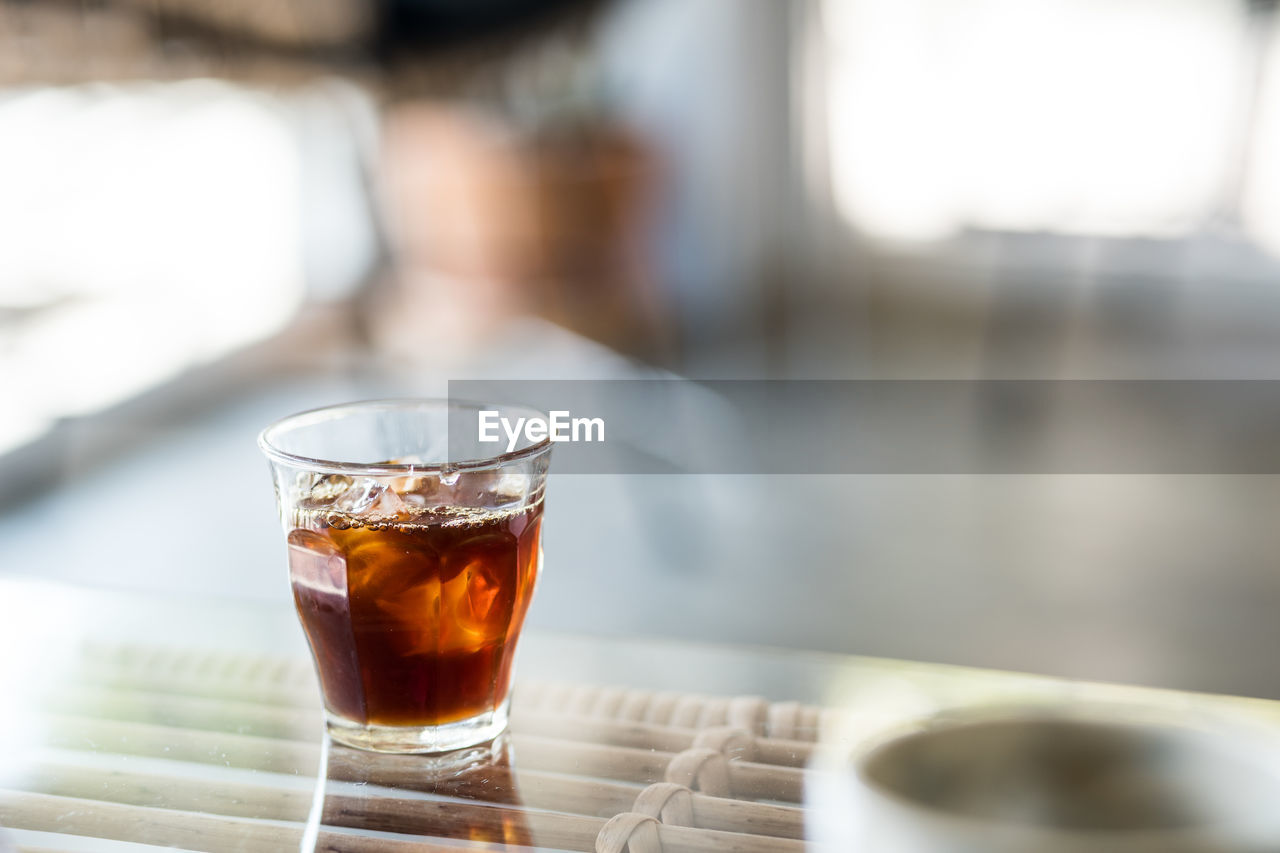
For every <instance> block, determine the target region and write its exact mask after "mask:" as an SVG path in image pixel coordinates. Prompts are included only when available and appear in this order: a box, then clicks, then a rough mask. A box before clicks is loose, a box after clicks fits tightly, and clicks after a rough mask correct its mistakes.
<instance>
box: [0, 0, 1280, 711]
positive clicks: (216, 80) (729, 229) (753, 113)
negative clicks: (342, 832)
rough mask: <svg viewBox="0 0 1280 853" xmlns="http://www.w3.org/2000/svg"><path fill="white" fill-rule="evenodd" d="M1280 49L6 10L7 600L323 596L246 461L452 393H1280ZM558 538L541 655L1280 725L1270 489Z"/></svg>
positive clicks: (1150, 14) (1129, 2)
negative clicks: (706, 659)
mask: <svg viewBox="0 0 1280 853" xmlns="http://www.w3.org/2000/svg"><path fill="white" fill-rule="evenodd" d="M1278 38H1280V25H1278V23H1277V16H1276V4H1275V3H1274V2H1270V0H1256V2H1246V1H1245V0H1159V2H1157V0H1124V2H1103V0H1035V2H1026V0H962V1H961V2H956V0H788V2H778V0H699V2H697V3H686V2H676V0H591V2H588V0H467V2H462V1H461V0H380V2H377V3H373V2H365V0H273V1H272V2H266V3H258V4H252V3H226V2H217V0H3V2H0V571H3V572H5V573H12V574H24V575H32V576H39V577H49V578H62V579H67V580H71V581H74V582H78V583H85V584H92V585H98V586H112V587H125V588H150V589H161V590H174V591H182V592H190V593H196V594H200V595H205V596H218V597H230V598H236V597H248V598H258V599H271V600H279V601H280V603H281V606H282V607H285V606H289V604H288V603H289V592H288V586H287V583H286V581H285V570H284V559H283V556H284V555H283V547H284V546H283V538H282V537H281V536H280V532H279V529H278V526H277V520H276V517H275V514H274V512H273V508H272V496H271V492H270V488H269V481H268V479H267V472H266V465H265V463H264V462H263V461H262V459H261V458H260V456H259V454H258V451H257V448H256V447H255V445H254V438H255V436H256V434H257V432H258V430H259V429H261V427H262V426H264V425H265V424H266V423H268V422H269V421H271V420H273V419H275V418H277V417H280V416H283V415H285V414H288V413H290V412H292V411H296V410H298V409H301V408H307V407H311V406H317V405H323V404H328V403H334V402H340V401H343V400H348V399H354V398H362V397H372V396H383V395H397V394H433V395H442V394H444V393H445V391H446V384H445V383H446V382H447V381H448V380H450V379H462V378H503V379H512V378H557V379H573V378H623V379H624V378H633V377H634V378H639V377H654V376H673V375H674V376H688V377H695V378H708V379H712V378H714V379H734V378H744V379H763V378H778V379H785V378H803V379H826V378H830V379H840V378H860V379H916V378H931V379H939V378H963V379H973V378H1006V377H1009V378H1014V377H1016V378H1032V379H1069V378H1073V379H1119V378H1124V379H1135V378H1146V379H1175V378H1177V379H1186V378H1203V379H1221V378H1232V379H1276V378H1280V50H1278V49H1277V47H1278ZM1115 416H1118V415H1117V413H1116V412H1112V411H1099V413H1098V417H1099V418H1100V419H1106V418H1110V417H1115ZM1240 416H1241V418H1243V419H1245V420H1246V421H1247V419H1248V417H1249V413H1248V412H1242V413H1241V414H1240ZM995 427H996V428H998V424H997V425H995ZM1276 439H1277V436H1275V435H1272V434H1270V433H1267V432H1260V433H1258V434H1256V435H1255V436H1253V438H1252V439H1251V440H1252V441H1253V442H1254V444H1253V445H1251V446H1250V447H1248V448H1246V449H1245V451H1246V452H1248V453H1256V454H1257V458H1259V459H1260V460H1261V459H1266V460H1270V459H1272V458H1274V456H1275V451H1274V445H1275V441H1276ZM803 450H804V448H802V447H801V448H797V452H798V453H799V452H803ZM1260 470H1266V468H1260ZM548 500H549V505H548V516H547V519H548V520H547V543H546V548H547V560H548V562H547V570H546V572H545V574H544V579H543V585H542V588H541V589H540V591H539V595H538V601H537V603H536V604H535V606H534V609H533V612H532V614H531V621H532V623H533V624H534V625H535V626H537V627H540V628H543V629H555V630H566V631H576V632H581V633H584V634H587V635H592V634H596V635H604V634H640V635H654V636H672V637H683V638H695V639H703V640H713V641H723V642H739V643H758V644H767V645H780V646H792V647H798V648H810V649H822V650H830V651H837V652H853V653H861V654H875V655H889V656H895V657H905V658H916V659H925V660H934V661H945V662H951V663H964V664H974V665H982V666H994V667H1001V668H1010V669H1020V670H1030V671H1036V672H1044V673H1052V674H1058V675H1067V676H1075V677H1083V678H1094V679H1111V680H1121V681H1129V682H1140V683H1146V684H1156V685H1164V686H1172V687H1181V688H1192V689H1205V690H1216V691H1225V692H1236V693H1245V694H1251V695H1261V696H1269V697H1273V698H1277V697H1280V665H1277V664H1276V663H1275V662H1274V651H1273V650H1274V649H1276V648H1277V647H1278V646H1280V619H1276V618H1275V615H1276V613H1277V612H1278V611H1280V525H1278V524H1277V523H1276V519H1277V518H1280V484H1278V483H1277V480H1276V478H1275V477H1273V476H1226V475H1223V476H1216V475H1210V474H1205V475H1195V476H1191V475H1187V476H1172V475H1167V476H1154V475H1151V476H1120V475H1105V474H1094V475H1087V476H1086V475H1060V476H1029V475H1025V476H994V475H988V476H924V475H916V476H887V475H882V476H851V475H850V476H816V477H815V476H794V477H788V476H771V477H749V476H733V477H730V476H721V477H711V476H670V477H665V476H663V477H659V476H636V477H629V478H628V477H608V476H603V475H595V476H588V475H575V476H562V477H559V478H555V477H553V480H552V485H551V490H550V495H549V498H548ZM622 602H625V603H626V605H625V606H623V605H622ZM198 641H199V638H193V642H198Z"/></svg>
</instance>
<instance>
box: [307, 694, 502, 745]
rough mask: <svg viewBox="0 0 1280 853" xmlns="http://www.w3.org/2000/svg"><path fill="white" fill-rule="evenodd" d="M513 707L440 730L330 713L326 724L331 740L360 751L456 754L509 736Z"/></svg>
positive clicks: (443, 727)
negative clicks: (354, 719) (356, 719)
mask: <svg viewBox="0 0 1280 853" xmlns="http://www.w3.org/2000/svg"><path fill="white" fill-rule="evenodd" d="M510 704H511V700H510V699H504V700H503V702H502V704H501V705H499V706H498V707H497V708H495V709H494V710H492V711H486V712H485V713H483V714H478V715H476V716H474V717H471V718H470V719H466V720H457V721H455V722H452V723H444V724H442V725H438V726H377V725H370V724H367V723H355V722H352V721H351V720H344V719H343V718H342V717H339V716H337V715H335V714H331V713H328V712H326V713H325V720H326V722H327V723H328V726H329V736H330V737H331V738H333V739H334V741H336V742H338V743H341V744H345V745H347V746H354V747H355V748H356V749H369V750H373V751H374V752H413V753H435V752H452V751H453V750H457V749H463V748H465V747H469V746H475V745H476V744H480V743H485V742H487V741H491V740H493V739H494V738H496V737H498V736H499V735H501V734H502V733H503V732H505V731H506V730H507V710H508V708H509V707H510Z"/></svg>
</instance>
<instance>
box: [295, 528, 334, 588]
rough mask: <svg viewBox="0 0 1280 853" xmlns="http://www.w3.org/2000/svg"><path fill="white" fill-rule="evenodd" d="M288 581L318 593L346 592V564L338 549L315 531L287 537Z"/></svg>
mask: <svg viewBox="0 0 1280 853" xmlns="http://www.w3.org/2000/svg"><path fill="white" fill-rule="evenodd" d="M288 541H289V578H290V580H292V581H293V583H294V584H296V585H299V586H305V587H309V588H310V589H314V590H319V591H321V592H338V593H342V594H345V593H346V591H347V561H346V560H345V559H343V556H342V552H341V551H340V550H338V546H337V545H335V544H333V542H331V541H329V538H328V537H327V536H325V535H324V534H323V533H318V532H317V531H315V530H294V531H292V532H291V533H290V534H289V539H288Z"/></svg>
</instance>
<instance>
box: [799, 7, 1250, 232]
mask: <svg viewBox="0 0 1280 853" xmlns="http://www.w3.org/2000/svg"><path fill="white" fill-rule="evenodd" d="M1244 10H1245V4H1230V3H1219V2H1210V0H1125V2H1122V3H1117V2H1114V0H1033V1H1032V2H1028V0H966V2H963V3H955V2H953V0H826V2H825V3H824V5H823V6H822V13H823V22H824V29H825V40H826V44H825V50H826V52H827V54H828V61H829V65H828V76H827V93H828V94H827V106H828V110H827V117H828V118H827V120H828V126H827V138H828V140H829V143H830V146H829V150H830V169H831V177H832V188H833V193H834V196H835V200H836V203H837V205H838V207H839V209H840V210H841V212H842V213H843V214H844V215H845V216H846V217H847V218H848V219H849V220H850V221H851V223H852V224H854V225H855V226H856V227H857V228H859V229H860V230H862V231H864V232H866V233H869V234H871V235H873V236H878V237H885V238H891V239H903V240H928V239H936V238H941V237H945V236H947V235H949V234H952V233H954V232H956V231H958V230H961V229H963V228H981V229H994V230H1004V231H1053V232H1059V233H1075V234H1090V235H1106V236H1127V235H1144V236H1172V235H1177V234H1182V233H1186V232H1187V231H1189V230H1192V229H1194V228H1196V227H1197V226H1198V225H1200V224H1201V223H1203V222H1204V221H1205V219H1206V218H1207V217H1208V216H1210V215H1211V214H1212V212H1213V211H1214V207H1215V205H1216V204H1217V203H1218V202H1219V201H1221V199H1220V198H1219V194H1220V192H1221V190H1222V187H1223V186H1224V185H1225V182H1226V180H1227V178H1228V177H1229V175H1228V173H1227V170H1228V168H1229V167H1230V165H1231V164H1232V163H1233V161H1234V160H1235V159H1236V158H1237V157H1238V152H1237V150H1236V148H1234V147H1233V146H1234V145H1236V144H1237V137H1238V134H1239V133H1240V122H1239V116H1240V115H1241V110H1242V109H1243V108H1244V107H1245V106H1247V105H1246V104H1244V103H1243V102H1242V98H1243V96H1244V95H1245V93H1246V91H1247V86H1246V85H1245V84H1246V82H1247V80H1246V79H1245V77H1244V75H1245V73H1246V71H1247V69H1246V68H1245V67H1244V63H1242V62H1241V61H1240V60H1241V54H1242V52H1243V51H1244V46H1245V44H1246V39H1245V24H1246V17H1245V11H1244ZM1273 197H1274V196H1273Z"/></svg>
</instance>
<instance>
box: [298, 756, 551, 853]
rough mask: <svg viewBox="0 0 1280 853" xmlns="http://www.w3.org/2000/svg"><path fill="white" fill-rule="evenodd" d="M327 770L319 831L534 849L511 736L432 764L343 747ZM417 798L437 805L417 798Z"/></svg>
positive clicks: (321, 801)
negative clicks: (328, 828) (345, 829)
mask: <svg viewBox="0 0 1280 853" xmlns="http://www.w3.org/2000/svg"><path fill="white" fill-rule="evenodd" d="M322 771H323V774H324V775H323V778H322V784H324V785H325V790H324V794H323V798H322V799H321V798H317V803H322V805H321V806H320V811H319V814H318V815H316V814H313V819H314V820H317V822H318V823H319V824H322V825H326V826H344V827H348V828H355V829H373V830H379V831H383V832H400V833H405V834H407V835H415V836H425V837H428V838H460V839H465V840H467V841H472V842H487V843H492V844H501V845H507V844H510V845H523V846H533V845H534V839H533V834H532V831H531V829H530V826H529V822H528V820H527V817H526V812H525V810H524V809H523V808H522V801H521V797H520V790H519V786H518V784H517V782H516V775H515V772H514V762H513V759H512V754H511V746H510V740H509V738H508V737H507V736H505V735H503V736H501V737H498V738H497V739H495V740H493V741H492V742H489V743H484V744H480V745H477V746H474V747H471V748H468V749H462V750H457V751H455V752H453V753H449V754H446V755H441V756H439V757H438V758H433V759H431V760H430V761H429V762H428V763H427V764H426V765H424V764H423V759H421V758H418V757H416V756H415V757H412V758H410V757H407V756H393V755H375V754H371V753H369V752H363V751H359V750H353V749H347V748H345V747H343V746H341V745H337V744H335V745H334V746H333V748H332V749H331V750H329V753H328V757H327V762H326V767H325V768H322ZM343 783H354V785H351V784H343ZM410 791H412V792H418V793H423V794H428V795H430V798H429V799H427V798H421V797H412V798H410V797H408V796H406V792H410Z"/></svg>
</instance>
